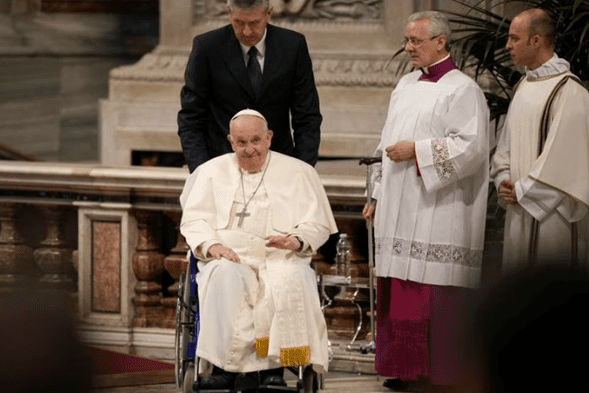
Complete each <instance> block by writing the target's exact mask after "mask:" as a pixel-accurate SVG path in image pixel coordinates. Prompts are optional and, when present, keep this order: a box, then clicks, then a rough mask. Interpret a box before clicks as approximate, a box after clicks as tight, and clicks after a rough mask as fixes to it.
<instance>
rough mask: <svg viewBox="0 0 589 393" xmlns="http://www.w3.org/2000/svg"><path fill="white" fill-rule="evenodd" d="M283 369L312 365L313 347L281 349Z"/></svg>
mask: <svg viewBox="0 0 589 393" xmlns="http://www.w3.org/2000/svg"><path fill="white" fill-rule="evenodd" d="M280 360H281V361H282V367H296V366H304V365H305V364H309V363H311V347H310V346H308V345H307V346H304V347H296V348H282V349H280Z"/></svg>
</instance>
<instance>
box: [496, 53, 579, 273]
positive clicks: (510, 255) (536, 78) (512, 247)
mask: <svg viewBox="0 0 589 393" xmlns="http://www.w3.org/2000/svg"><path fill="white" fill-rule="evenodd" d="M569 69H570V68H569V63H568V62H567V61H566V60H564V59H560V58H559V57H558V56H557V55H554V56H553V57H552V59H550V60H549V61H548V62H546V63H545V64H543V65H542V66H541V67H539V68H537V69H535V70H531V71H530V70H528V71H526V76H525V77H524V79H522V81H521V82H520V83H519V84H518V86H517V89H516V93H515V95H514V97H513V100H512V101H511V104H510V107H509V111H508V113H507V118H506V120H505V126H504V129H503V131H502V133H501V136H500V138H499V142H498V145H497V151H496V152H495V155H494V156H493V160H492V168H491V176H492V178H493V179H494V181H495V185H496V187H497V188H499V185H500V184H501V182H502V181H503V180H505V179H509V178H511V180H513V182H514V183H515V191H516V195H517V201H518V205H516V206H507V213H506V219H505V237H504V244H503V267H504V269H508V270H509V269H514V268H517V267H522V266H526V265H527V264H528V258H529V250H530V247H529V246H530V239H531V228H532V222H533V220H534V219H536V220H537V221H538V223H539V224H538V238H537V243H536V244H537V248H536V250H535V251H536V254H537V258H536V261H537V262H539V263H550V262H562V260H568V261H570V260H571V258H572V255H571V248H572V239H571V223H574V222H576V223H577V230H578V236H577V237H578V243H577V245H578V256H579V262H580V263H583V264H586V263H588V262H589V252H588V236H589V230H588V228H589V218H588V216H587V211H588V206H589V114H588V113H587V111H588V108H589V94H588V93H587V90H586V89H585V88H584V87H583V86H582V85H581V84H580V83H578V82H576V81H574V80H572V79H569V80H568V81H567V82H566V83H565V84H564V85H563V87H562V88H561V89H560V91H559V92H558V93H557V94H556V96H555V99H554V101H553V103H552V106H551V111H550V117H549V121H548V129H547V131H548V134H547V139H546V142H545V144H544V147H543V150H542V153H541V154H540V155H539V154H538V143H539V139H540V124H541V118H542V114H543V111H544V108H545V106H546V102H547V100H548V97H549V96H550V94H551V93H552V91H553V90H554V89H555V87H556V85H557V84H558V83H559V82H560V81H561V80H562V79H563V78H565V77H566V76H568V75H572V74H571V73H570V71H569Z"/></svg>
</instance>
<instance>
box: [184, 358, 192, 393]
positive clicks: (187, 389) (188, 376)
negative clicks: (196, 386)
mask: <svg viewBox="0 0 589 393" xmlns="http://www.w3.org/2000/svg"><path fill="white" fill-rule="evenodd" d="M193 382H194V365H190V366H188V367H186V372H185V373H184V385H182V393H194V390H193V389H192V383H193Z"/></svg>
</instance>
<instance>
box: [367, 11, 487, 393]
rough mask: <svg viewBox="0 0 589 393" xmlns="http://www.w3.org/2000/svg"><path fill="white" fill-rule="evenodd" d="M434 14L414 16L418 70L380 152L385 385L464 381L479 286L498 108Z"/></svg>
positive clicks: (402, 86)
mask: <svg viewBox="0 0 589 393" xmlns="http://www.w3.org/2000/svg"><path fill="white" fill-rule="evenodd" d="M449 34H450V26H449V24H448V21H447V19H446V17H445V16H444V15H443V14H441V13H439V12H435V11H427V12H421V13H417V14H414V15H412V16H411V17H410V18H409V23H408V25H407V28H406V47H405V50H406V51H407V52H408V53H409V55H410V56H411V58H412V60H413V65H414V66H415V67H416V68H418V70H416V71H414V72H411V73H409V74H407V75H405V76H404V77H403V78H402V79H401V80H400V81H399V83H398V85H397V87H396V88H395V90H394V91H393V93H392V96H391V101H390V106H389V110H388V115H387V119H386V123H385V125H384V128H383V131H382V137H381V141H380V144H379V146H378V148H377V154H381V155H382V158H383V161H382V168H381V171H380V172H379V171H378V170H377V171H376V173H377V176H376V182H375V185H374V192H373V197H374V199H375V202H374V203H373V204H372V205H370V206H366V207H365V209H364V212H363V214H364V217H365V218H366V219H372V218H373V217H374V224H375V244H376V252H375V256H376V273H377V276H378V286H377V290H378V293H377V299H378V301H377V302H378V309H377V336H376V370H377V372H378V373H379V374H380V375H383V376H387V377H390V378H389V379H387V380H386V381H385V384H384V385H385V386H388V387H390V388H393V389H395V388H401V387H403V385H406V384H407V383H409V382H410V381H416V380H420V381H426V383H428V384H433V385H445V386H448V385H457V384H460V383H462V382H463V381H464V378H465V377H466V375H465V374H464V367H463V364H462V363H461V360H460V359H461V358H460V356H459V355H460V354H459V348H458V345H459V343H458V340H459V337H458V335H457V332H458V331H459V329H458V327H459V326H460V325H461V323H462V322H463V321H462V320H461V317H460V314H461V312H462V308H463V307H464V304H465V303H466V301H467V299H468V297H469V296H470V295H471V291H472V289H471V288H475V287H477V286H478V284H479V280H480V275H481V262H482V255H483V245H484V232H485V217H486V206H487V192H488V178H489V176H488V170H489V167H488V162H489V157H488V154H489V153H488V125H489V110H488V107H487V104H486V100H485V97H484V94H483V92H482V91H481V89H480V88H479V86H478V85H477V84H476V83H475V81H474V80H472V79H471V78H470V77H468V76H467V75H465V74H463V73H462V72H461V71H459V70H458V69H457V67H456V65H455V64H454V62H453V61H452V58H451V57H450V54H449V52H448V49H447V43H448V36H449Z"/></svg>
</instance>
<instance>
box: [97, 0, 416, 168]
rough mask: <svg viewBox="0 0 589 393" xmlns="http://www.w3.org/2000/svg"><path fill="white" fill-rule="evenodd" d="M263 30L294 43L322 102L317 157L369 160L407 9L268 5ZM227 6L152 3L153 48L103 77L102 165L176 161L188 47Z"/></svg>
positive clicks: (278, 1) (371, 1) (376, 4)
mask: <svg viewBox="0 0 589 393" xmlns="http://www.w3.org/2000/svg"><path fill="white" fill-rule="evenodd" d="M270 1H271V3H272V5H273V7H274V9H275V11H276V17H275V18H274V19H273V20H272V22H271V23H273V24H276V25H279V26H282V27H286V28H289V29H293V30H296V31H299V32H301V33H303V34H304V35H305V36H306V38H307V42H308V46H309V50H310V52H311V57H312V60H313V66H314V71H315V79H316V83H317V87H318V90H319V97H320V101H321V112H322V114H323V117H324V120H323V125H322V143H321V148H320V155H321V156H323V157H358V156H364V155H371V154H372V153H373V151H374V149H375V147H376V145H377V143H378V139H379V137H380V131H381V128H382V125H383V123H384V120H385V116H386V111H387V105H388V101H389V97H390V93H391V90H392V89H393V88H394V86H395V84H396V82H397V80H398V78H399V76H398V75H396V72H395V70H396V66H395V64H394V63H391V61H390V60H391V56H392V54H393V53H394V52H395V51H396V50H397V49H398V44H397V43H399V42H401V37H402V35H403V30H404V27H405V21H406V19H407V16H408V15H410V14H411V13H412V12H413V11H414V9H413V2H412V1H401V2H397V1H395V2H392V1H386V0H337V1H336V0H289V1H286V0H270ZM227 18H228V17H227V11H226V0H160V44H159V46H158V47H157V48H156V49H155V50H154V51H152V52H151V53H149V54H147V55H145V56H144V57H143V58H142V59H141V60H140V61H139V62H138V63H136V64H134V65H132V66H125V67H120V68H116V69H114V70H112V71H111V74H110V85H109V98H108V99H106V100H103V101H102V102H101V105H100V106H101V114H100V118H101V131H100V133H101V138H100V139H101V143H100V146H101V152H100V156H101V161H102V162H103V163H106V164H110V165H129V164H130V163H131V154H132V152H133V151H134V150H159V151H173V152H180V151H181V146H180V140H179V138H178V136H177V124H176V115H177V112H178V110H179V108H180V89H181V88H182V85H183V83H184V69H185V67H186V62H187V59H188V55H189V53H190V49H191V43H192V38H193V37H194V36H195V35H197V34H201V33H203V32H206V31H209V30H212V29H215V28H218V27H221V26H223V25H225V24H226V23H228V20H227Z"/></svg>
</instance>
